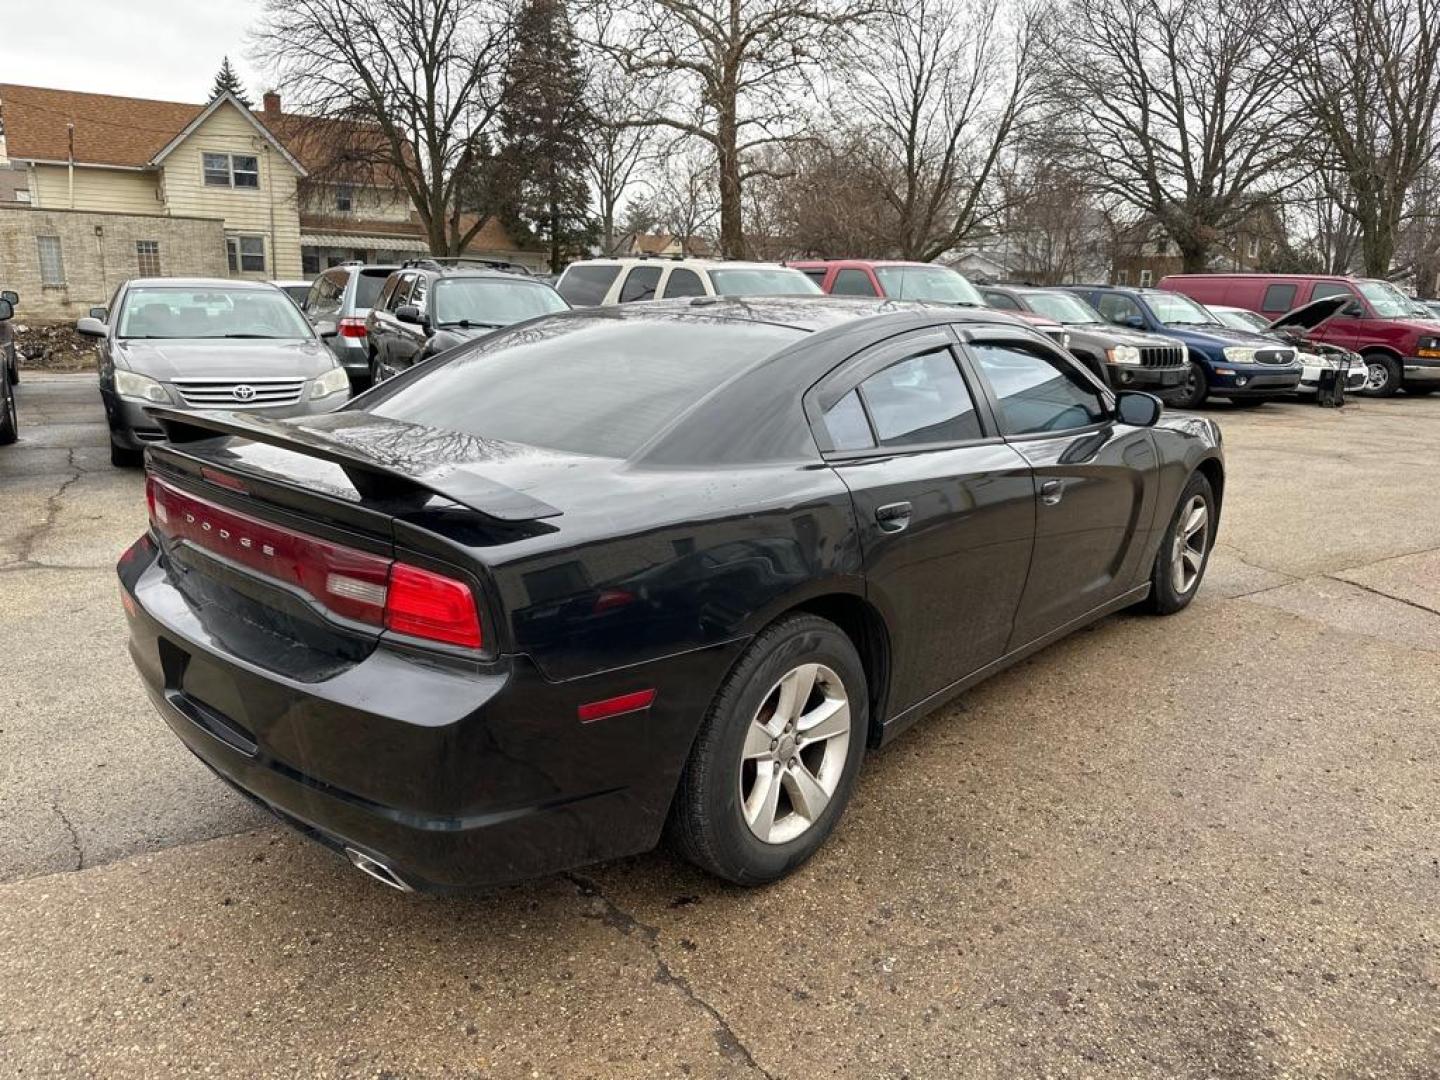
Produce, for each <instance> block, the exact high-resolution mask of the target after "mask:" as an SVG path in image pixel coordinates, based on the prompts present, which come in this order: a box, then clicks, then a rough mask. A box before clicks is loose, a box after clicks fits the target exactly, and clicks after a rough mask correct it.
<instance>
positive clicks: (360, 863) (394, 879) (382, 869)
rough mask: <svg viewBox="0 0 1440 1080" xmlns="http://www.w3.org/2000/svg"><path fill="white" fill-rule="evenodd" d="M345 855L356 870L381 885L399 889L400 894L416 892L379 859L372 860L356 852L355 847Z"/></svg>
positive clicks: (348, 849) (361, 852) (350, 848)
mask: <svg viewBox="0 0 1440 1080" xmlns="http://www.w3.org/2000/svg"><path fill="white" fill-rule="evenodd" d="M345 854H346V856H347V857H348V858H349V859H350V863H351V865H353V866H354V867H355V869H356V870H359V871H360V872H361V873H362V874H365V875H367V876H368V877H372V878H374V879H375V880H376V881H378V882H380V884H381V885H388V886H390V888H392V889H398V890H399V891H400V892H414V891H415V890H414V889H412V888H411V887H410V886H409V885H407V884H406V883H405V881H404V879H402V878H401V877H400V875H399V874H397V873H395V871H394V870H391V869H390V868H389V867H388V866H386V865H385V864H384V863H382V862H380V861H379V860H378V859H372V858H371V857H370V856H369V855H366V854H365V853H364V852H363V851H356V850H355V849H354V848H353V847H347V848H346V849H345Z"/></svg>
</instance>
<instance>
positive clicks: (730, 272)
mask: <svg viewBox="0 0 1440 1080" xmlns="http://www.w3.org/2000/svg"><path fill="white" fill-rule="evenodd" d="M555 288H556V289H557V290H558V291H559V293H560V295H561V296H563V297H564V298H565V299H566V300H568V301H569V302H570V304H571V306H572V307H596V306H598V305H601V304H628V303H630V302H632V301H635V300H673V299H675V298H676V297H683V296H819V295H821V291H820V286H818V285H816V284H815V282H813V281H811V280H810V279H809V278H808V277H806V276H805V275H804V274H802V273H801V272H800V271H799V270H792V269H790V268H789V267H788V266H781V265H780V264H779V263H767V262H731V261H729V260H725V259H680V258H663V257H661V258H645V257H643V256H642V257H640V258H634V259H584V260H582V261H580V262H573V263H571V264H570V265H569V266H567V267H566V268H565V273H563V274H561V275H560V280H559V282H558V283H557V284H556V286H555Z"/></svg>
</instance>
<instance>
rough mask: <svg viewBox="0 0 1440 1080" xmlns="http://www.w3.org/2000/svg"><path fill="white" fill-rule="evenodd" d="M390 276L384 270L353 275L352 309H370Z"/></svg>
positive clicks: (362, 271) (364, 271) (363, 271)
mask: <svg viewBox="0 0 1440 1080" xmlns="http://www.w3.org/2000/svg"><path fill="white" fill-rule="evenodd" d="M389 276H390V274H389V271H386V270H361V271H360V273H358V274H356V275H355V302H354V305H353V306H354V307H357V308H371V307H374V306H375V301H376V300H378V299H379V298H380V290H381V289H383V288H384V287H385V280H386V279H387V278H388V277H389Z"/></svg>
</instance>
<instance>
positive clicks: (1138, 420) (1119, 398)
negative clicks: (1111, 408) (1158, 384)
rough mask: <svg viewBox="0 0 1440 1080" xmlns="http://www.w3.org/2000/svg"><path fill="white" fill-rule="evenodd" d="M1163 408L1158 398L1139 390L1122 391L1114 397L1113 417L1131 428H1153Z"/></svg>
mask: <svg viewBox="0 0 1440 1080" xmlns="http://www.w3.org/2000/svg"><path fill="white" fill-rule="evenodd" d="M1164 408H1165V406H1164V405H1162V404H1160V399H1159V398H1158V397H1156V396H1155V395H1154V394H1146V393H1144V392H1142V391H1140V390H1122V391H1120V393H1119V394H1117V395H1116V396H1115V415H1116V416H1117V417H1119V419H1120V422H1121V423H1122V424H1129V425H1130V426H1131V427H1154V426H1155V424H1156V421H1158V420H1159V419H1160V413H1161V412H1162V411H1163V410H1164Z"/></svg>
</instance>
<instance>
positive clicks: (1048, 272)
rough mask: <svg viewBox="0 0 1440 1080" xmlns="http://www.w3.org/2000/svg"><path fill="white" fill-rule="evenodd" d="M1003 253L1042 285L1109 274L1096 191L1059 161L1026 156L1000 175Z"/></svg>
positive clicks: (1102, 214)
mask: <svg viewBox="0 0 1440 1080" xmlns="http://www.w3.org/2000/svg"><path fill="white" fill-rule="evenodd" d="M995 182H996V184H997V186H998V187H999V188H1000V189H1001V201H1002V202H1003V204H1004V208H1005V209H1004V218H1003V222H1002V224H1001V226H1000V231H1001V235H1002V238H1003V242H1004V250H1005V251H1006V252H1007V253H1008V254H1010V255H1011V259H1010V261H1011V262H1012V263H1013V264H1014V268H1015V269H1016V270H1018V271H1019V272H1021V273H1022V274H1023V275H1024V276H1025V277H1026V278H1028V279H1030V280H1033V281H1036V282H1037V283H1040V284H1047V285H1054V284H1060V283H1064V282H1072V281H1093V280H1095V279H1096V278H1099V277H1103V276H1105V275H1106V274H1107V273H1108V272H1109V269H1110V267H1109V259H1108V256H1107V255H1106V245H1107V242H1108V239H1109V235H1110V229H1109V222H1108V219H1107V218H1106V215H1105V212H1104V210H1103V209H1102V208H1101V206H1100V204H1099V202H1098V199H1097V192H1096V190H1095V188H1094V186H1093V185H1092V184H1091V183H1090V182H1089V181H1088V180H1087V178H1086V177H1085V176H1084V174H1082V173H1078V172H1076V171H1075V170H1074V169H1070V168H1068V167H1067V166H1066V165H1065V164H1064V163H1063V162H1058V161H1055V160H1054V159H1051V158H1048V157H1043V156H1031V155H1025V156H1022V157H1020V158H1019V159H1018V160H1017V161H1016V162H1015V164H1014V165H1013V166H1012V167H1010V168H1007V169H1005V170H1003V171H1002V172H1000V173H999V174H998V175H997V177H996V181H995Z"/></svg>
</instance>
